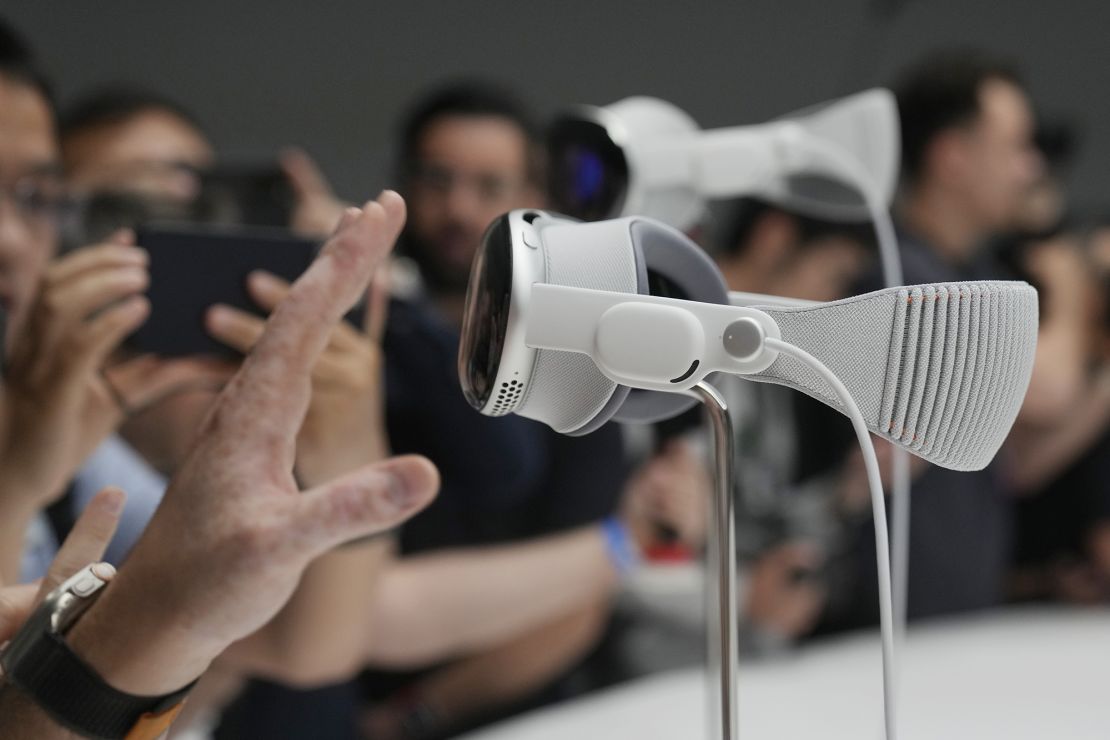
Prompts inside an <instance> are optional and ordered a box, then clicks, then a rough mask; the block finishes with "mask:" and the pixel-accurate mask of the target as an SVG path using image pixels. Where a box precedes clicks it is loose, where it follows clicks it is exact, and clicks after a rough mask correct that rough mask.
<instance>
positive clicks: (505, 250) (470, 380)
mask: <svg viewBox="0 0 1110 740" xmlns="http://www.w3.org/2000/svg"><path fill="white" fill-rule="evenodd" d="M512 292H513V237H512V230H511V229H510V227H509V214H507V213H506V214H505V215H503V216H501V217H499V218H498V219H497V220H496V221H494V222H493V223H492V224H490V227H489V229H487V230H486V235H485V236H484V237H483V239H482V246H481V247H480V248H479V249H478V253H477V255H475V257H474V265H473V267H472V268H471V270H470V285H469V286H468V288H467V291H466V308H465V311H464V313H463V328H462V341H461V343H460V345H459V381H460V382H461V383H462V389H463V394H464V395H465V396H466V400H467V401H469V402H470V405H471V406H473V407H474V408H476V409H478V410H481V409H482V408H484V407H485V405H486V402H487V401H488V400H489V397H490V394H491V393H492V391H493V387H494V383H495V382H496V380H497V370H498V368H499V367H500V366H501V351H502V349H504V347H505V332H506V330H507V329H508V326H509V306H510V303H511V300H512Z"/></svg>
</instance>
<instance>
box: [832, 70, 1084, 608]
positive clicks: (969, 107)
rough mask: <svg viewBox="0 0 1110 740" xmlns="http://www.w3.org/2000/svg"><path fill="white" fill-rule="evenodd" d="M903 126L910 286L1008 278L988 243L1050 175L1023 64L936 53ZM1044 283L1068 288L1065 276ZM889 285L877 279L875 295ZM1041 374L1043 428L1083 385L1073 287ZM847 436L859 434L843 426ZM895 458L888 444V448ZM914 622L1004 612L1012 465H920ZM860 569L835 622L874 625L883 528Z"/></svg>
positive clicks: (913, 89)
mask: <svg viewBox="0 0 1110 740" xmlns="http://www.w3.org/2000/svg"><path fill="white" fill-rule="evenodd" d="M894 87H895V91H896V95H897V98H898V106H899V113H900V117H901V123H902V188H901V192H900V195H899V199H898V201H897V203H896V208H895V220H896V225H897V227H898V232H899V241H900V251H901V255H902V263H903V270H904V276H905V283H907V284H918V283H931V282H947V281H956V280H977V279H999V278H1007V277H1011V274H1010V273H1009V271H1008V270H1007V269H1006V268H1005V267H1004V266H1003V265H1002V264H1000V263H999V261H998V260H997V259H996V257H995V254H994V252H993V251H992V250H991V249H990V248H989V247H990V245H991V243H992V241H993V240H994V239H996V238H997V237H999V236H1000V235H1002V234H1005V233H1008V232H1009V231H1010V230H1012V229H1014V228H1015V227H1016V226H1017V224H1018V223H1019V221H1020V220H1021V219H1020V217H1021V216H1022V215H1025V209H1027V208H1028V206H1029V204H1030V202H1031V197H1032V193H1033V191H1034V190H1035V189H1036V186H1037V183H1038V182H1040V181H1041V180H1042V175H1043V167H1044V165H1043V161H1042V157H1041V154H1040V152H1038V150H1037V148H1036V146H1035V140H1034V133H1035V122H1034V116H1033V113H1032V106H1031V104H1030V101H1029V97H1028V93H1027V92H1026V90H1025V87H1024V84H1023V82H1022V78H1021V76H1020V74H1019V72H1018V71H1017V69H1016V67H1015V66H1014V65H1013V64H1011V63H1010V62H1009V61H1007V60H1003V59H997V58H994V57H992V56H991V55H989V54H986V53H983V52H979V51H975V50H956V51H947V52H941V53H937V54H933V55H931V56H928V57H926V58H924V59H922V60H921V61H920V62H918V63H917V64H915V65H913V66H911V67H910V68H908V69H907V70H906V71H905V72H904V73H903V74H902V76H901V77H900V78H899V80H898V81H897V83H896V84H895V86H894ZM1059 266H1060V265H1059V264H1054V265H1053V266H1052V267H1051V268H1050V269H1048V270H1046V271H1045V272H1044V273H1043V274H1042V275H1041V276H1040V277H1042V278H1044V282H1043V283H1042V284H1043V285H1045V286H1046V287H1047V286H1050V285H1056V286H1060V287H1061V288H1062V286H1063V285H1066V284H1067V283H1068V282H1069V281H1070V278H1069V277H1067V275H1066V273H1067V269H1066V267H1065V268H1064V269H1056V268H1057V267H1059ZM879 286H880V283H879V280H878V277H877V275H876V277H874V278H873V279H871V280H868V281H866V282H865V284H864V287H865V288H866V289H874V288H877V287H879ZM1044 298H1045V301H1046V302H1045V303H1044V305H1043V310H1042V315H1041V322H1040V331H1039V335H1038V344H1037V352H1036V357H1035V362H1034V369H1033V376H1032V379H1031V382H1030V386H1029V390H1028V393H1027V395H1026V398H1025V402H1024V404H1023V406H1022V409H1021V411H1020V414H1019V424H1020V423H1043V422H1044V421H1045V420H1047V419H1050V418H1052V417H1053V416H1054V415H1055V414H1056V413H1057V412H1058V410H1059V409H1060V408H1062V407H1065V406H1067V405H1068V404H1070V403H1072V402H1074V399H1075V398H1076V397H1077V394H1079V393H1081V392H1082V388H1083V386H1084V383H1083V380H1082V376H1083V370H1082V368H1083V365H1084V360H1083V340H1082V338H1081V335H1080V334H1081V332H1080V331H1079V330H1078V329H1077V327H1078V324H1079V321H1080V320H1079V316H1081V315H1082V314H1083V313H1084V312H1085V311H1086V308H1085V307H1084V306H1085V304H1086V302H1087V299H1086V298H1085V297H1083V296H1081V295H1078V294H1077V293H1076V292H1074V291H1073V290H1069V289H1067V288H1062V289H1056V290H1052V289H1050V290H1048V291H1047V292H1046V294H1045V296H1044ZM841 426H842V427H843V428H844V429H845V438H846V439H850V436H849V435H848V434H847V428H846V426H845V425H841ZM881 447H882V449H883V450H884V451H885V452H884V453H883V454H885V453H886V452H889V445H886V444H883V445H881ZM911 471H912V472H913V476H914V492H913V495H912V496H911V501H910V512H911V513H910V516H911V530H910V535H911V539H910V552H909V563H910V566H909V590H908V609H907V613H908V616H909V618H910V619H919V618H924V617H930V616H939V615H943V614H951V613H957V612H964V611H970V610H976V609H983V608H988V607H993V606H997V605H999V604H1000V603H1002V601H1003V600H1004V598H1005V594H1006V574H1007V569H1008V566H1009V562H1010V558H1011V553H1012V548H1013V546H1014V500H1013V496H1012V493H1013V491H1012V490H1011V488H1010V487H1009V486H1008V485H1007V483H1006V480H1005V478H1006V473H1005V470H1004V468H1003V465H1002V462H1001V460H996V461H995V462H994V463H992V464H991V465H990V466H988V467H987V468H986V469H985V470H982V471H976V472H955V471H950V470H945V469H942V468H938V467H936V466H932V465H926V464H923V463H922V462H921V461H919V460H912V462H911ZM856 544H857V548H858V556H857V561H858V575H857V578H856V579H855V586H854V588H853V589H851V590H850V592H849V593H850V599H849V601H848V603H849V604H855V605H856V607H855V608H849V609H848V610H847V611H846V612H844V613H842V614H840V615H839V617H838V619H834V620H833V623H834V624H840V625H853V624H873V623H874V622H875V621H876V619H877V610H876V608H875V604H876V603H877V593H876V590H875V589H876V585H875V580H876V577H875V565H874V562H873V557H872V553H873V550H874V528H873V524H872V523H871V522H870V521H867V522H866V523H864V524H863V525H862V526H861V527H860V531H859V534H858V537H857V538H856Z"/></svg>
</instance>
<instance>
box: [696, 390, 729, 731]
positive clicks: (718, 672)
mask: <svg viewBox="0 0 1110 740" xmlns="http://www.w3.org/2000/svg"><path fill="white" fill-rule="evenodd" d="M691 392H692V393H693V394H694V395H696V396H697V397H698V399H699V400H700V401H701V402H702V405H703V406H704V407H705V411H706V416H708V418H709V425H710V427H711V428H712V430H713V456H714V468H715V470H714V478H715V485H714V495H713V505H712V508H711V512H712V515H711V516H710V526H709V543H708V555H709V563H710V564H711V565H712V566H714V568H715V570H714V572H713V575H712V577H710V578H709V579H708V583H709V588H708V608H707V610H706V614H707V617H708V625H707V627H708V642H709V653H708V660H709V675H710V686H709V696H710V713H709V728H710V731H709V737H710V738H722V740H737V738H738V737H739V719H738V717H737V694H736V680H737V674H738V673H739V669H738V666H737V644H736V643H737V623H736V522H735V521H734V506H733V497H732V477H733V471H732V468H733V450H732V422H731V419H730V418H729V414H728V404H726V403H725V400H724V398H723V397H722V396H721V394H720V393H719V392H718V391H717V389H716V388H714V387H713V386H712V385H710V384H709V383H707V382H705V381H702V382H700V383H698V384H697V385H695V386H694V387H693V388H692V389H691ZM713 679H716V680H715V681H714V680H713Z"/></svg>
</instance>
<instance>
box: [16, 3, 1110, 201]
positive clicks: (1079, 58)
mask: <svg viewBox="0 0 1110 740" xmlns="http://www.w3.org/2000/svg"><path fill="white" fill-rule="evenodd" d="M0 15H3V16H4V17H6V18H7V19H8V20H9V21H11V22H13V23H14V24H16V25H17V26H18V27H19V28H21V29H22V30H23V32H24V33H25V34H27V35H28V37H29V38H30V39H31V40H32V42H33V43H34V44H35V45H36V46H37V47H38V49H39V53H40V55H41V56H42V57H43V58H44V59H45V61H46V63H47V66H48V68H49V70H50V71H51V72H52V73H53V75H54V77H55V78H56V80H57V82H58V85H59V88H60V91H61V93H62V98H63V100H71V99H72V98H73V97H74V96H75V95H77V94H80V93H81V92H83V91H87V90H89V89H90V88H92V87H93V86H96V85H100V84H104V83H109V82H128V83H138V84H141V85H143V86H147V87H151V88H154V89H157V90H159V91H161V92H163V93H166V94H168V95H171V96H173V97H175V98H177V99H178V100H180V101H182V102H183V103H184V104H185V105H186V106H188V107H189V108H191V109H192V110H194V111H195V112H196V114H197V115H198V116H199V118H200V119H201V120H202V121H203V122H204V123H205V124H206V126H207V127H208V129H209V131H210V132H211V134H212V136H213V137H214V139H215V141H216V143H217V145H218V146H219V148H220V149H221V150H222V151H223V152H224V153H225V154H226V155H228V156H234V157H240V158H242V157H262V156H267V155H269V154H271V153H272V152H273V151H274V150H275V149H276V148H277V147H280V146H281V145H283V144H287V143H299V144H302V145H304V146H306V147H307V148H308V149H309V150H310V151H311V152H312V153H313V154H314V155H315V156H316V157H317V158H318V160H319V161H320V162H321V164H322V165H323V166H324V168H325V169H326V170H327V172H328V173H329V175H330V176H331V178H332V179H333V181H334V183H335V185H336V187H337V189H338V190H339V191H340V192H341V193H342V194H344V195H346V196H348V197H359V196H365V195H369V194H372V193H374V192H377V189H379V188H380V187H382V186H383V185H385V184H386V183H387V179H388V164H389V161H390V144H391V140H392V136H393V130H394V126H395V125H396V124H395V121H396V118H397V116H398V113H399V112H400V111H401V110H402V109H403V107H404V106H405V105H406V104H407V102H408V101H409V100H411V98H412V97H413V96H414V95H415V94H417V93H418V92H420V91H421V90H422V89H423V88H425V87H426V86H427V85H429V84H432V83H434V82H436V81H438V80H441V79H443V78H444V77H452V76H462V75H465V76H470V75H483V76H488V77H493V78H496V79H499V80H501V81H504V82H508V83H511V84H513V85H515V86H517V87H518V88H520V89H521V90H522V91H523V93H524V94H525V95H526V97H527V98H528V99H530V100H531V101H532V102H534V103H535V104H536V105H537V107H538V109H539V111H540V112H541V113H544V114H547V113H550V112H552V111H553V110H555V109H556V108H557V107H558V106H560V105H563V104H566V103H571V102H591V103H607V102H611V101H613V100H615V99H617V98H620V97H624V96H626V95H630V94H634V93H644V94H651V95H656V96H659V97H663V98H665V99H668V100H671V101H673V102H675V103H677V104H678V105H680V106H682V107H683V108H685V109H686V110H688V111H689V112H690V113H691V114H693V115H694V117H695V118H697V119H698V121H699V122H700V123H701V124H702V126H705V127H710V126H721V125H726V124H730V123H746V122H755V121H759V120H762V119H765V118H769V117H772V116H776V115H779V114H781V113H784V112H787V111H789V110H792V109H794V108H798V107H802V106H805V105H808V104H810V103H814V102H817V101H820V100H823V99H826V98H830V97H834V96H837V95H841V94H844V93H848V92H852V91H854V90H858V89H861V88H863V87H867V86H870V85H875V84H881V83H882V82H884V81H886V80H889V79H890V77H891V75H892V74H893V73H894V72H895V71H896V70H897V69H899V68H900V67H901V66H902V65H903V64H905V63H906V62H908V61H910V60H912V59H913V58H915V57H917V56H918V55H919V54H921V53H922V52H925V51H927V50H930V49H932V48H935V47H937V46H942V45H950V44H968V43H971V44H976V45H980V46H983V47H986V48H988V49H991V50H994V51H999V52H1004V53H1007V54H1011V55H1014V56H1016V57H1017V58H1019V59H1020V60H1021V61H1022V62H1023V63H1024V64H1025V67H1026V70H1027V72H1028V77H1029V82H1030V86H1031V89H1032V91H1033V94H1034V96H1035V98H1036V100H1037V102H1038V103H1039V104H1040V105H1041V107H1043V108H1045V109H1046V110H1048V111H1051V112H1054V113H1062V114H1067V115H1070V116H1073V117H1074V118H1075V119H1077V120H1078V121H1079V122H1080V123H1081V124H1082V126H1083V132H1084V145H1083V148H1082V151H1081V153H1080V159H1079V161H1078V162H1077V163H1076V165H1075V167H1074V168H1073V171H1072V174H1071V178H1070V179H1071V184H1072V189H1073V194H1074V196H1075V199H1076V200H1077V201H1078V202H1080V203H1081V204H1083V205H1086V206H1099V207H1102V206H1110V193H1108V191H1107V190H1108V189H1107V178H1108V173H1107V169H1108V168H1107V165H1108V164H1110V52H1108V50H1107V49H1108V46H1110V2H1105V1H1104V0H1059V1H1058V2H1055V3H1049V2H1045V1H1038V0H995V1H994V2H986V1H983V0H963V1H962V2H961V1H959V0H743V1H742V2H697V3H695V2H687V3H679V2H655V1H652V2H646V1H643V0H641V1H640V2H620V3H618V2H608V3H606V2H597V1H595V2H579V1H577V0H560V1H549V2H537V1H535V0H515V1H514V0H465V1H464V0H450V1H447V0H444V1H443V2H427V1H424V0H420V1H410V2H394V3H381V2H370V1H365V0H364V1H363V2H356V1H355V0H342V1H339V0H336V1H333V2H323V1H321V2H317V3H313V4H311V5H310V4H309V3H304V2H295V1H294V0H266V1H265V2H261V1H259V2H253V3H247V2H241V1H240V2H215V1H214V0H203V1H198V2H188V3H186V2H172V3H171V2H165V1H163V2H157V1H156V0H144V1H139V0H120V1H118V2H110V1H109V0H100V1H98V2H78V0H4V2H3V5H2V6H0Z"/></svg>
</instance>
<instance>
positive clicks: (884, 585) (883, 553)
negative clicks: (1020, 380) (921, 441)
mask: <svg viewBox="0 0 1110 740" xmlns="http://www.w3.org/2000/svg"><path fill="white" fill-rule="evenodd" d="M765 346H766V347H767V348H768V349H773V350H777V351H778V352H782V353H783V354H786V355H790V356H791V357H793V358H795V359H797V360H799V361H801V362H803V363H805V364H806V365H809V366H810V367H811V368H812V369H813V370H814V371H815V372H816V373H817V374H818V375H820V376H821V377H822V378H824V380H825V382H826V383H828V384H829V386H830V387H831V388H832V389H833V391H834V392H835V393H836V395H837V396H838V397H839V399H840V402H841V404H842V405H843V406H844V411H845V413H847V414H848V418H849V419H851V420H852V428H853V429H854V430H855V432H856V438H857V439H858V440H859V445H860V450H861V451H862V452H863V463H864V467H865V468H866V469H867V483H868V487H869V488H870V491H871V508H872V511H873V512H874V516H875V559H876V562H877V564H878V571H879V624H880V628H881V632H882V644H883V717H884V720H885V727H886V740H896V738H897V722H896V713H895V710H896V704H897V698H896V697H897V685H896V683H897V676H898V673H897V662H896V660H895V659H896V648H895V643H894V600H893V594H892V592H891V576H890V545H889V543H888V541H887V528H886V527H887V525H886V502H885V501H884V499H883V482H882V477H881V476H880V475H879V459H878V458H877V457H876V456H875V445H874V444H873V443H872V442H871V433H870V432H869V431H868V429H867V423H866V422H865V421H864V419H863V414H862V413H860V410H859V407H858V406H857V405H856V402H855V399H853V398H852V394H851V393H849V392H848V389H847V388H846V387H845V386H844V384H843V383H842V382H840V379H839V378H837V377H836V375H834V374H833V372H832V371H831V370H829V369H828V368H827V367H825V365H824V363H822V362H821V361H820V360H818V359H817V358H816V357H814V356H813V355H811V354H810V353H808V352H806V351H805V350H804V349H801V348H800V347H795V346H794V345H793V344H789V343H787V342H784V341H782V340H780V339H772V338H770V337H768V338H767V339H766V340H765Z"/></svg>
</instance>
